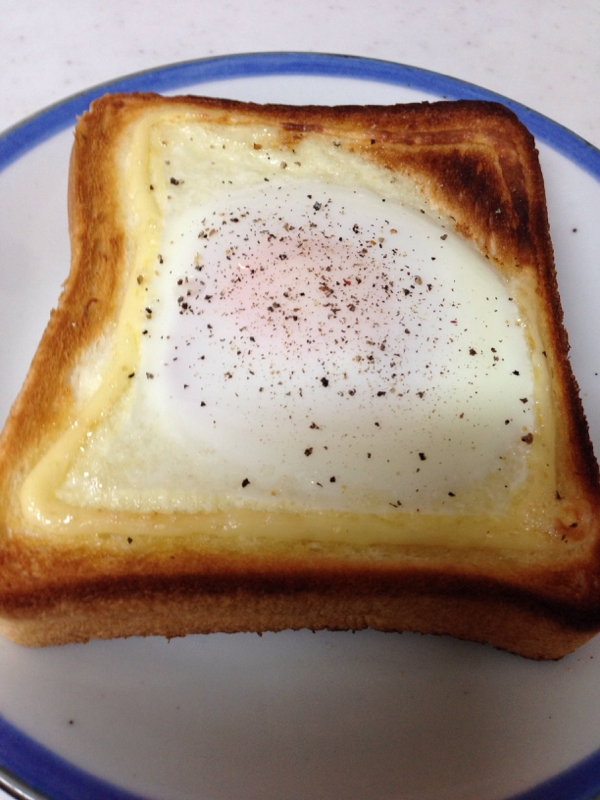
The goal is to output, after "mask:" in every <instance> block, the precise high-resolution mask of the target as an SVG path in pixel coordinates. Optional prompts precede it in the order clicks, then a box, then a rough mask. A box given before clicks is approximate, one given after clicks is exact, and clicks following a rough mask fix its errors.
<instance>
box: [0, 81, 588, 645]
mask: <svg viewBox="0 0 600 800" xmlns="http://www.w3.org/2000/svg"><path fill="white" fill-rule="evenodd" d="M69 210H70V229H71V240H72V265H71V271H70V274H69V277H68V279H67V281H66V283H65V286H64V291H63V293H62V296H61V298H60V301H59V304H58V308H57V309H56V311H55V312H54V313H53V314H52V317H51V320H50V323H49V325H48V328H47V330H46V333H45V335H44V337H43V339H42V341H41V343H40V346H39V349H38V352H37V354H36V356H35V358H34V361H33V364H32V366H31V369H30V372H29V375H28V377H27V380H26V382H25V386H24V388H23V390H22V392H21V394H20V396H19V397H18V399H17V401H16V402H15V405H14V407H13V409H12V411H11V414H10V417H9V419H8V422H7V424H6V427H5V430H4V433H3V435H2V439H1V442H0V459H1V465H2V469H1V473H0V509H1V512H0V518H1V528H0V579H1V580H0V630H2V631H3V632H4V633H5V634H6V635H8V636H10V637H11V638H13V639H15V640H17V641H19V642H23V643H26V644H33V645H43V644H58V643H63V642H71V641H84V640H87V639H89V638H92V637H101V638H108V637H115V636H129V635H151V634H160V635H164V636H168V637H174V636H181V635H185V634H187V633H193V632H213V631H229V632H234V631H258V632H262V631H276V630H281V629H285V628H301V627H308V628H313V629H322V628H328V629H360V628H364V627H367V626H371V627H373V628H377V629H381V630H397V631H403V630H410V631H421V632H424V633H438V634H452V635H454V636H458V637H462V638H466V639H472V640H476V641H481V642H490V643H492V644H494V645H496V646H497V647H500V648H504V649H507V650H510V651H513V652H515V653H520V654H522V655H525V656H529V657H532V658H558V657H560V656H562V655H564V654H565V653H567V652H570V651H572V650H573V649H575V648H576V647H578V646H579V645H580V644H582V643H583V642H585V641H586V640H588V639H589V638H590V637H591V636H593V635H594V633H595V632H596V631H597V630H599V629H600V589H599V586H598V558H599V556H598V546H599V519H600V517H599V514H598V510H599V502H600V493H599V481H598V468H597V464H596V461H595V458H594V455H593V451H592V446H591V443H590V440H589V435H588V431H587V425H586V422H585V418H584V414H583V410H582V406H581V403H580V400H579V396H578V389H577V385H576V382H575V379H574V377H573V374H572V372H571V368H570V366H569V363H568V359H567V352H568V343H567V336H566V333H565V330H564V328H563V324H562V313H561V308H560V301H559V297H558V292H557V284H556V278H555V273H554V265H553V254H552V246H551V242H550V237H549V231H548V221H547V213H546V206H545V198H544V189H543V181H542V175H541V172H540V167H539V164H538V160H537V153H536V150H535V147H534V142H533V138H532V137H531V135H530V134H529V133H528V132H527V131H526V130H525V129H524V127H523V126H522V125H521V124H520V123H519V122H518V120H517V119H516V117H515V116H514V115H513V114H512V113H511V112H509V111H508V110H506V109H505V108H503V107H502V106H499V105H496V104H492V103H482V102H455V103H451V102H440V103H431V104H427V103H423V104H411V105H404V106H393V107H334V108H324V107H286V106H278V105H271V106H258V105H253V104H244V103H238V102H232V101H225V100H214V99H205V98H196V97H181V98H162V97H159V96H157V95H150V94H138V95H113V96H107V97H105V98H102V99H101V100H98V101H97V102H95V103H94V104H93V107H92V109H91V110H90V111H89V112H88V113H86V114H85V115H84V116H83V118H82V119H81V120H80V122H79V124H78V126H77V130H76V133H75V145H74V149H73V155H72V162H71V171H70V192H69Z"/></svg>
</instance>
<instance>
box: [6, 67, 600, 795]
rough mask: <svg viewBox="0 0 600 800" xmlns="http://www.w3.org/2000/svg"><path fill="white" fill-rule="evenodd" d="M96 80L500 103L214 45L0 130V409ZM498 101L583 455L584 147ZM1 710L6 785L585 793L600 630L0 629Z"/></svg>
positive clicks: (59, 254)
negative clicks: (547, 224)
mask: <svg viewBox="0 0 600 800" xmlns="http://www.w3.org/2000/svg"><path fill="white" fill-rule="evenodd" d="M114 89H127V90H134V89H154V90H157V91H161V92H181V91H184V92H190V93H201V94H210V95H220V96H223V97H234V98H239V99H244V100H248V99H251V100H258V101H279V102H289V103H307V102H315V103H390V102H403V101H409V100H421V99H426V98H428V99H432V98H437V97H450V98H457V97H469V98H483V99H499V98H498V97H497V96H495V95H492V94H491V93H489V92H486V91H485V90H483V89H479V88H477V87H474V86H472V85H469V84H464V83H461V82H459V81H456V80H453V79H451V78H446V77H444V76H441V75H436V74H434V73H429V72H424V71H422V70H417V69H414V68H410V67H405V66H402V65H397V64H390V63H384V62H378V61H369V60H364V59H356V58H343V57H339V56H321V55H316V54H294V53H279V54H261V55H247V56H231V57H226V58H216V59H209V60H204V61H198V62H192V63H187V64H181V65H174V66H172V67H166V68H162V69H159V70H154V71H152V72H150V73H144V74H142V75H137V76H133V77H130V78H126V79H123V80H121V81H118V82H116V83H114V84H110V85H107V86H104V87H100V88H98V89H94V90H91V91H90V92H86V93H85V94H83V95H79V96H77V97H75V98H71V99H69V100H67V101H65V102H64V103H62V104H60V105H58V106H55V107H53V108H51V109H48V110H46V111H44V112H42V113H41V114H40V115H38V116H36V117H34V118H32V119H30V120H27V121H25V122H24V123H23V124H22V125H20V126H17V127H16V128H13V129H11V130H10V131H8V132H6V133H5V134H4V135H3V136H0V209H1V211H0V265H1V268H0V341H2V343H3V346H2V352H1V355H0V368H1V374H2V382H1V384H0V418H3V417H4V416H5V415H6V414H7V413H8V409H9V406H10V403H11V402H12V400H13V399H14V396H15V394H16V392H17V391H18V389H19V387H20V385H21V382H22V380H23V378H24V376H25V373H26V370H27V367H28V364H29V360H30V358H31V356H32V354H33V352H34V350H35V347H36V345H37V342H38V339H39V337H40V335H41V333H42V330H43V327H44V325H45V322H46V320H47V318H48V314H49V311H50V309H51V307H52V304H53V303H54V302H55V300H56V298H57V296H58V292H59V287H60V283H61V281H62V280H63V279H64V278H65V276H66V274H67V271H68V265H69V243H68V237H67V217H66V181H67V169H68V158H69V149H70V143H71V138H72V132H71V129H72V125H73V122H74V119H75V115H76V114H77V113H80V112H81V111H82V110H83V109H84V108H86V107H87V105H88V104H89V102H90V100H91V99H92V98H93V97H95V96H97V95H98V94H101V93H103V92H104V91H108V90H114ZM500 99H501V98H500ZM504 102H506V104H508V105H510V106H511V107H512V108H514V109H515V110H516V111H517V113H519V114H520V116H521V117H522V119H523V120H524V121H525V122H526V124H528V125H529V127H530V129H531V130H532V131H533V132H534V134H535V135H536V136H537V138H538V141H539V143H540V151H541V159H542V166H543V170H544V174H545V178H546V183H547V192H548V204H549V211H550V217H551V225H552V234H553V239H554V243H555V248H556V260H557V267H558V273H559V281H560V287H561V292H562V298H563V303H564V308H565V317H566V324H567V327H568V329H569V332H570V335H571V340H572V345H573V349H572V359H573V364H574V368H575V371H576V374H577V377H578V379H579V381H580V385H581V388H582V394H583V399H584V403H585V406H586V410H587V413H588V417H589V421H590V426H591V430H592V435H593V438H594V440H595V443H596V447H597V450H598V451H599V452H600V377H599V376H598V373H599V372H600V353H599V348H598V342H599V341H600V314H599V313H598V312H597V304H598V300H597V298H599V297H600V270H599V269H598V268H597V261H598V256H597V253H598V251H599V248H600V228H599V226H598V223H597V214H598V209H600V182H599V177H600V152H598V151H596V150H594V149H593V148H591V147H590V146H588V145H586V144H585V143H584V142H583V141H582V140H581V139H578V138H577V137H576V136H574V135H573V134H571V133H569V132H568V131H566V130H565V129H564V128H562V127H560V126H559V125H556V124H555V123H552V122H550V121H549V120H547V119H544V118H543V117H540V116H539V115H537V114H535V113H534V112H531V111H529V110H528V109H525V108H523V107H521V106H518V105H517V104H515V103H511V102H510V101H508V100H505V101H504ZM575 229H576V230H575ZM0 715H1V716H0V765H1V768H2V769H1V773H2V775H1V776H0V786H4V788H6V789H8V790H9V791H10V792H11V793H13V794H14V795H15V796H17V797H21V798H41V797H49V798H53V800H83V798H87V799H88V800H100V798H102V800H119V799H121V798H123V800H124V799H125V798H133V797H137V798H145V799H147V800H150V798H151V799H152V800H184V799H185V800H300V799H302V800H306V798H311V800H319V799H321V798H322V799H324V798H328V799H329V800H384V798H394V800H467V799H469V800H473V798H476V799H477V800H506V798H509V797H510V798H512V800H515V798H516V797H518V798H519V800H589V798H591V797H593V796H595V795H596V794H597V793H598V792H600V637H599V638H596V639H595V640H593V641H592V642H591V643H590V644H588V645H587V646H585V647H583V648H581V649H580V650H579V651H578V652H577V653H575V654H573V655H572V656H569V657H567V658H565V659H564V660H563V661H560V662H557V663H533V662H530V661H526V660H523V659H521V658H518V657H515V656H510V655H508V654H506V653H501V652H498V651H495V650H493V649H492V648H491V647H486V646H482V645H475V644H469V643H464V642H458V641H455V640H453V639H450V638H434V637H431V636H419V635H412V634H404V635H402V636H400V635H389V634H382V633H376V632H373V631H364V632H362V633H357V634H351V633H348V634H346V633H325V632H324V633H317V634H312V633H310V632H307V631H302V632H298V633H292V632H285V633H279V634H272V635H264V636H262V637H258V636H256V635H250V634H238V635H211V636H191V637H188V638H186V639H182V640H177V641H172V642H170V643H168V642H166V641H165V640H163V639H158V638H149V639H146V640H144V639H129V640H126V641H123V640H120V641H111V642H91V643H89V644H86V645H70V646H65V647H58V648H46V649H42V650H30V649H25V648H22V647H19V646H17V645H14V644H12V643H10V642H8V641H4V640H2V641H0Z"/></svg>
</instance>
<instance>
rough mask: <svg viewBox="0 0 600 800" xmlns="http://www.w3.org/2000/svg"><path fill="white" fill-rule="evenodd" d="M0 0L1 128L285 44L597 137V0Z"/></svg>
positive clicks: (599, 116)
mask: <svg viewBox="0 0 600 800" xmlns="http://www.w3.org/2000/svg"><path fill="white" fill-rule="evenodd" d="M2 10H3V15H2V16H3V19H2V25H1V26H0V76H2V77H1V80H0V131H1V130H4V129H6V128H8V127H10V126H11V125H14V124H16V123H18V122H19V121H20V120H21V119H22V118H24V117H26V116H28V115H30V114H32V113H34V112H35V111H37V110H39V109H41V108H43V107H45V106H48V105H50V104H52V103H54V102H57V101H59V100H61V99H62V98H64V97H66V96H68V95H71V94H73V93H76V92H78V91H80V90H83V89H85V88H88V87H90V86H92V85H95V84H99V83H103V82H105V81H107V80H110V79H112V78H115V77H118V76H120V75H125V74H129V73H132V72H137V71H140V70H144V69H148V68H151V67H155V66H158V65H162V64H168V63H173V62H178V61H185V60H189V59H196V58H202V57H206V56H218V55H226V54H230V53H249V52H264V51H285V50H294V51H310V52H327V53H338V54H349V55H355V56H365V57H370V58H380V59H387V60H390V61H396V62H401V63H404V64H410V65H413V66H416V67H422V68H426V69H429V70H434V71H436V72H441V73H444V74H446V75H450V76H452V77H455V78H460V79H462V80H466V81H470V82H472V83H475V84H478V85H480V86H483V87H485V88H486V89H490V90H493V91H495V92H498V93H500V94H502V95H505V96H507V97H510V98H512V99H513V100H516V101H519V102H521V103H523V104H525V105H527V106H530V107H531V108H533V109H535V110H536V111H538V112H541V113H542V114H545V115H547V116H548V117H550V118H552V119H554V120H556V121H558V122H560V123H562V124H563V125H565V126H567V127H568V128H570V129H571V130H573V131H574V132H576V133H577V134H579V135H580V136H582V137H584V138H585V139H587V140H588V141H589V142H591V143H592V144H594V145H596V146H600V103H599V102H597V99H598V98H599V97H600V3H598V2H597V0H578V2H576V3H572V2H570V0H565V2H560V1H559V0H503V2H502V3H498V2H496V0H444V2H443V3H442V2H439V0H426V1H425V2H423V0H403V2H392V1H391V0H361V1H360V2H358V0H354V2H353V1H352V0H330V1H327V2H323V0H321V2H318V3H317V2H316V0H252V2H242V0H218V1H217V0H171V2H169V3H162V2H161V3H158V2H156V0H143V1H142V0H129V1H128V2H127V3H122V2H121V1H120V0H101V2H100V0H77V2H75V0H46V2H43V3H39V2H37V0H3V2H2ZM6 797H8V795H6V794H4V793H3V792H2V791H1V790H0V800H1V799H2V798H6Z"/></svg>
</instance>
